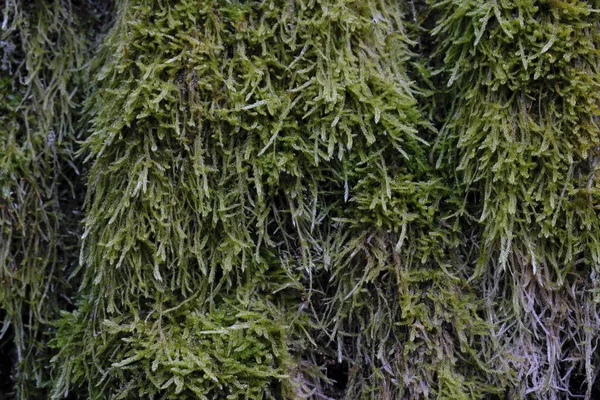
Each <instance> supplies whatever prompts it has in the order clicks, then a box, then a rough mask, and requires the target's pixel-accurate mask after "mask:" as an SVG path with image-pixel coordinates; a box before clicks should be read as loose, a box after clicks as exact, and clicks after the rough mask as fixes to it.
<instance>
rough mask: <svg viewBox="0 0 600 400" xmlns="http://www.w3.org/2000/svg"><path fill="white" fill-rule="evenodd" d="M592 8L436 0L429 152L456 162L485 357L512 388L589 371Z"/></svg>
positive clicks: (581, 376) (594, 328) (595, 74)
mask: <svg viewBox="0 0 600 400" xmlns="http://www.w3.org/2000/svg"><path fill="white" fill-rule="evenodd" d="M599 6H600V3H598V2H580V1H575V2H563V1H503V2H479V1H447V2H444V3H441V4H439V5H436V6H435V7H436V9H437V11H438V12H439V14H440V17H439V20H438V22H437V25H436V27H435V29H434V30H433V33H434V34H435V35H436V36H437V38H438V40H437V42H438V44H439V50H438V55H439V62H440V64H439V65H440V72H441V76H443V79H445V83H447V85H448V86H449V87H450V88H449V90H448V96H449V99H450V101H449V112H448V114H447V119H446V123H445V126H444V128H443V130H442V132H441V135H440V139H439V141H438V146H437V148H438V153H439V157H438V164H439V165H440V166H442V167H443V168H444V169H446V170H450V169H456V171H457V174H456V178H457V180H456V182H457V188H458V189H459V190H460V191H462V192H463V193H465V196H466V197H465V198H468V199H470V201H469V203H468V204H465V210H466V212H468V214H469V216H470V217H472V218H473V219H474V220H475V221H477V224H476V225H475V226H474V235H476V237H477V238H480V239H478V240H476V241H474V243H473V244H472V246H473V247H475V248H477V254H478V255H479V259H478V269H477V271H476V276H477V277H480V278H481V279H480V282H481V287H482V293H483V296H484V298H485V300H486V302H487V311H486V313H487V319H489V321H491V322H493V323H494V324H495V326H496V332H497V333H496V334H495V335H493V336H491V337H490V340H491V345H492V346H494V347H495V348H496V351H497V352H498V353H499V354H502V356H500V357H498V356H497V355H494V354H490V355H489V358H490V360H493V361H494V362H495V363H496V364H497V366H498V368H500V369H504V370H509V371H513V372H514V377H515V381H514V382H513V385H511V386H510V387H511V389H510V392H509V393H510V394H509V396H510V397H515V398H516V397H518V398H524V397H525V396H526V393H530V392H532V391H535V392H536V393H538V394H539V396H544V397H543V398H556V396H562V394H561V393H563V392H564V391H567V390H572V391H573V393H575V392H580V393H581V394H584V395H585V396H587V398H589V396H590V395H591V390H592V384H593V381H594V379H595V372H594V369H593V367H592V365H594V364H595V363H596V362H597V355H595V354H594V351H593V350H592V348H593V346H591V343H593V342H594V341H595V340H596V339H594V338H595V337H596V335H597V332H598V329H599V328H600V325H599V324H598V322H597V321H598V318H597V315H598V311H599V310H598V305H597V302H596V301H595V300H594V295H593V293H594V291H597V285H598V282H597V278H596V275H597V271H598V260H599V258H598V256H599V254H600V253H599V250H600V247H599V244H600V231H599V230H598V226H599V225H598V223H599V222H600V220H599V214H598V206H597V201H598V195H599V194H600V192H599V191H598V185H597V168H598V162H597V160H598V149H599V148H598V143H599V135H598V124H597V115H598V112H599V110H598V104H599V100H600V99H599V97H598V96H599V95H598V93H599V92H598V87H599V84H600V74H599V70H598V61H599V59H598V50H597V43H598V40H599V39H600V37H599V33H598V29H597V24H598V14H597V13H598V7H599ZM442 63H443V65H442ZM583 327H586V328H585V329H583ZM582 329H583V330H582ZM574 381H581V382H583V385H582V387H581V388H580V387H576V386H575V384H573V383H571V382H574Z"/></svg>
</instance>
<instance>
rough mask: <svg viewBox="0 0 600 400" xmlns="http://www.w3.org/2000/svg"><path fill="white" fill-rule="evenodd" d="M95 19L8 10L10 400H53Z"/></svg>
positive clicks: (2, 218)
mask: <svg viewBox="0 0 600 400" xmlns="http://www.w3.org/2000/svg"><path fill="white" fill-rule="evenodd" d="M95 11H96V13H92V10H88V9H85V8H83V7H77V6H72V5H71V3H70V2H69V1H50V2H44V1H35V2H10V1H7V2H6V4H4V7H3V9H2V12H3V19H2V36H1V37H0V47H1V48H2V60H1V64H0V309H1V310H2V312H1V313H0V315H1V321H2V328H1V329H0V337H2V336H4V335H6V336H5V340H6V341H3V342H2V344H0V346H1V350H0V351H1V353H2V356H1V358H2V363H6V364H12V379H13V380H14V390H11V393H6V394H5V395H6V396H15V397H18V398H34V397H35V398H42V397H44V396H45V395H46V389H44V388H45V387H46V386H48V382H49V380H50V378H49V373H48V371H49V369H48V365H49V360H50V357H51V354H52V352H51V351H50V350H49V348H48V340H49V338H50V335H51V332H52V328H51V326H50V323H51V321H52V320H53V319H54V318H56V317H57V316H58V312H59V309H61V308H64V307H67V306H68V303H69V302H70V299H69V297H70V294H71V291H70V289H69V285H68V284H67V282H66V277H67V276H68V274H69V273H70V271H71V270H72V268H73V264H74V263H75V262H76V253H77V248H76V246H77V233H76V232H77V230H78V228H77V221H78V220H79V219H80V216H79V211H78V210H79V208H80V207H79V205H80V204H81V200H82V195H81V185H80V184H79V183H78V178H77V175H78V173H79V171H78V167H77V166H76V164H77V163H76V162H75V161H74V150H75V147H76V145H75V141H76V138H77V137H78V136H79V135H80V134H81V131H80V130H81V126H82V125H81V124H80V122H79V118H80V116H81V113H80V102H81V100H82V98H83V97H84V96H85V94H86V92H87V91H88V90H89V88H88V86H87V85H86V71H87V69H86V62H87V59H86V57H89V56H88V55H89V53H90V51H89V49H90V46H89V45H90V44H91V43H90V41H89V40H88V36H87V35H88V34H90V33H93V30H94V29H95V28H96V27H97V26H98V25H101V21H95V23H90V21H93V19H94V18H96V14H97V15H101V13H100V12H99V10H95ZM92 15H94V17H93V18H92ZM83 25H85V27H83ZM7 369H8V367H7Z"/></svg>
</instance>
